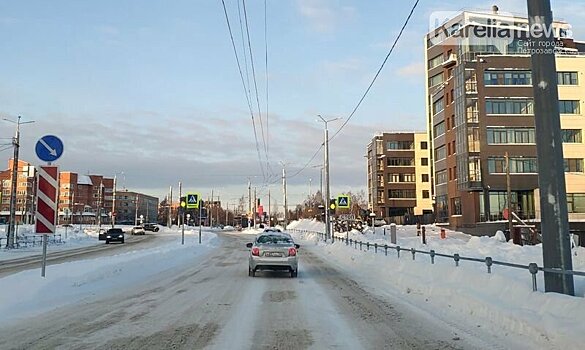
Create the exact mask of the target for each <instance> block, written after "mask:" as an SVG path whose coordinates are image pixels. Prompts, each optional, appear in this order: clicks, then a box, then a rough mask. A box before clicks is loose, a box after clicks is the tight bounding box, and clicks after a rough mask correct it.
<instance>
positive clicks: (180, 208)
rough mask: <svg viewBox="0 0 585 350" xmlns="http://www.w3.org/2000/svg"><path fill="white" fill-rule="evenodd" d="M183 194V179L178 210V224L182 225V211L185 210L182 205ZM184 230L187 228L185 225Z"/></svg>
mask: <svg viewBox="0 0 585 350" xmlns="http://www.w3.org/2000/svg"><path fill="white" fill-rule="evenodd" d="M182 195H183V186H182V184H181V181H179V210H177V225H181V223H182V220H181V219H182V215H181V214H182V213H180V212H182V211H184V210H185V209H184V208H182V207H181V196H182ZM183 230H185V228H184V227H183Z"/></svg>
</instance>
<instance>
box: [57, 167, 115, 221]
mask: <svg viewBox="0 0 585 350" xmlns="http://www.w3.org/2000/svg"><path fill="white" fill-rule="evenodd" d="M113 191H114V179H113V178H106V177H104V176H102V175H81V174H78V173H74V172H70V171H62V172H60V173H59V203H58V215H59V223H60V224H66V223H69V224H74V223H75V224H76V223H82V224H94V225H95V224H100V223H101V224H106V223H111V221H110V220H111V219H110V217H111V216H110V214H111V212H112V205H113V199H114V197H113Z"/></svg>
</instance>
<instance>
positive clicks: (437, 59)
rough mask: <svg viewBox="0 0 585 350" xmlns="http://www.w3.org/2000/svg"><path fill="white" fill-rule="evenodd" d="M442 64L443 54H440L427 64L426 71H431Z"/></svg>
mask: <svg viewBox="0 0 585 350" xmlns="http://www.w3.org/2000/svg"><path fill="white" fill-rule="evenodd" d="M443 62H444V58H443V54H440V55H439V56H436V57H433V58H431V59H430V60H429V64H428V67H429V68H428V69H433V68H435V67H437V66H439V65H441V64H443Z"/></svg>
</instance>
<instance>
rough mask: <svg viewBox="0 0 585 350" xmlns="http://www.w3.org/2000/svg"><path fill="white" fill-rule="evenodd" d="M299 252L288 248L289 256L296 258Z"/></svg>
mask: <svg viewBox="0 0 585 350" xmlns="http://www.w3.org/2000/svg"><path fill="white" fill-rule="evenodd" d="M296 255H297V250H296V249H295V248H288V256H296Z"/></svg>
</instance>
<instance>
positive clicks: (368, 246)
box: [366, 242, 370, 252]
mask: <svg viewBox="0 0 585 350" xmlns="http://www.w3.org/2000/svg"><path fill="white" fill-rule="evenodd" d="M366 247H367V248H368V252H369V251H370V242H366Z"/></svg>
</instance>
